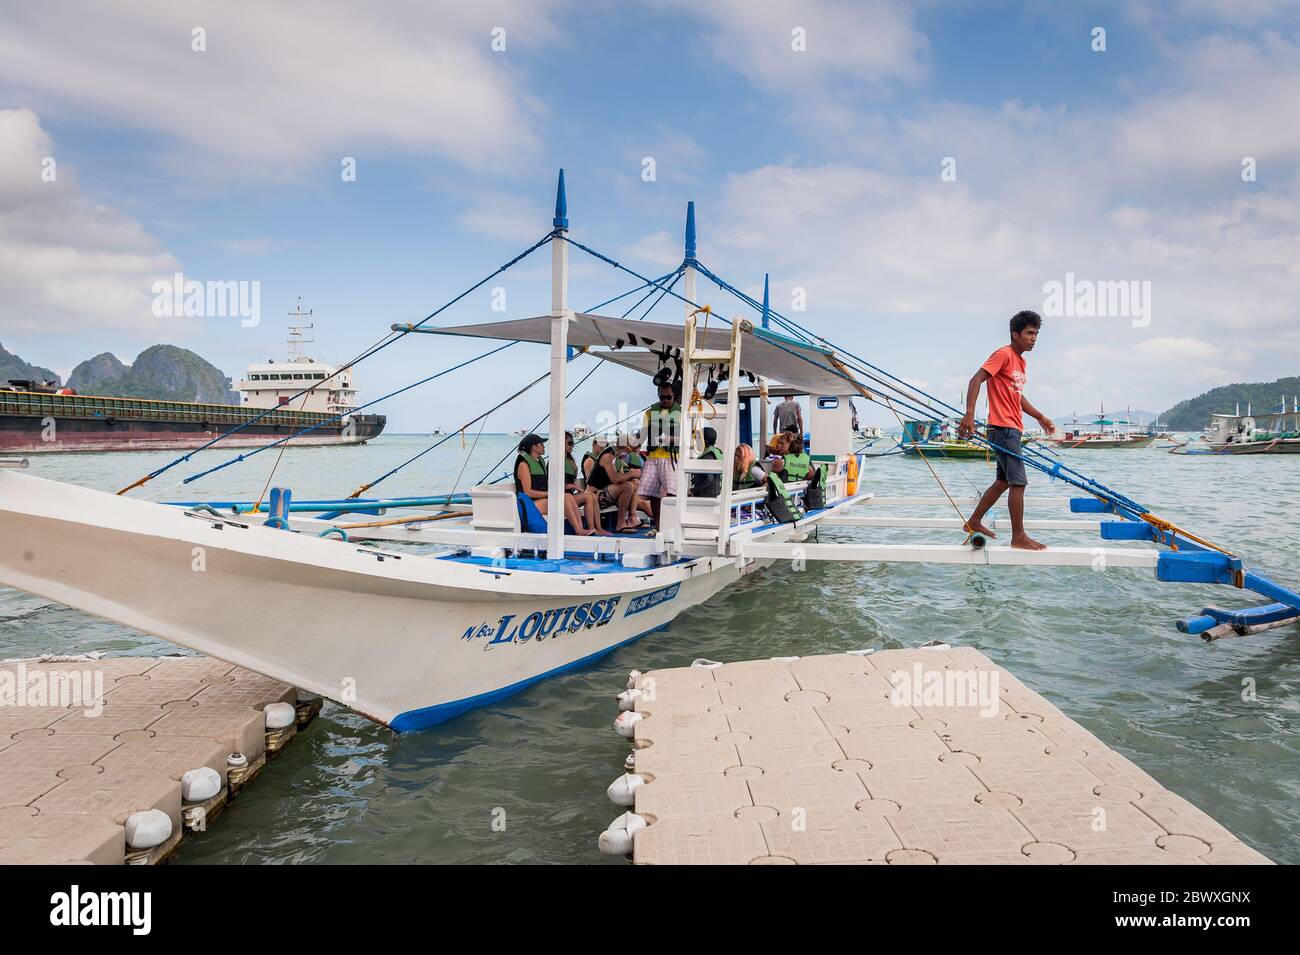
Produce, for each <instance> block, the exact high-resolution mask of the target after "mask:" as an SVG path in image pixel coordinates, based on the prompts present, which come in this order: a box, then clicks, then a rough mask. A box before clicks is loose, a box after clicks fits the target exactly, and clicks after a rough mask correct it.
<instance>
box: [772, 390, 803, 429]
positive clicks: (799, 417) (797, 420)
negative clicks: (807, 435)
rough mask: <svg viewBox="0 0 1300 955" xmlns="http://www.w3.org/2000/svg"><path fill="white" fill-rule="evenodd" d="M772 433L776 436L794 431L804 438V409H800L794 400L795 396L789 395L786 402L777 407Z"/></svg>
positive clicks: (773, 414) (773, 415) (773, 416)
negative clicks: (783, 432)
mask: <svg viewBox="0 0 1300 955" xmlns="http://www.w3.org/2000/svg"><path fill="white" fill-rule="evenodd" d="M772 431H773V432H775V433H776V434H780V433H781V432H782V431H792V432H794V433H795V434H798V435H800V436H801V437H802V435H803V409H802V408H800V407H799V402H797V401H795V400H794V395H787V396H786V399H785V401H783V402H781V403H780V404H779V405H777V406H776V410H775V411H773V412H772Z"/></svg>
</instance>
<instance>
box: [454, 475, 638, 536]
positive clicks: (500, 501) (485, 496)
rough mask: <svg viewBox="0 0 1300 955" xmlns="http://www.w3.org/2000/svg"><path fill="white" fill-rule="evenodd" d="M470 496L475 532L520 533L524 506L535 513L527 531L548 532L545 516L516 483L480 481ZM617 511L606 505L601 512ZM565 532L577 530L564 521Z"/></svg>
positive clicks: (522, 529)
mask: <svg viewBox="0 0 1300 955" xmlns="http://www.w3.org/2000/svg"><path fill="white" fill-rule="evenodd" d="M469 499H470V505H471V508H472V510H471V514H470V526H471V527H473V528H474V530H476V531H497V532H499V533H506V534H521V533H523V532H524V530H525V527H524V525H523V521H521V520H520V511H521V508H525V507H526V508H528V509H529V510H530V511H531V512H532V518H533V520H532V523H533V524H534V526H533V527H531V528H528V530H529V531H530V532H532V533H535V534H540V533H544V532H545V524H546V518H545V517H543V516H542V515H541V514H540V513H537V512H536V509H535V506H533V505H531V504H526V503H525V502H524V501H522V500H521V499H520V496H519V494H518V493H517V492H516V491H515V489H514V485H511V484H480V485H479V486H478V487H473V488H470V491H469ZM615 510H616V508H613V507H610V508H605V509H603V510H602V511H601V514H602V515H603V514H605V513H610V514H613V513H614V511H615ZM564 531H565V533H566V534H572V533H573V532H574V531H573V528H572V527H570V526H569V522H568V521H565V522H564Z"/></svg>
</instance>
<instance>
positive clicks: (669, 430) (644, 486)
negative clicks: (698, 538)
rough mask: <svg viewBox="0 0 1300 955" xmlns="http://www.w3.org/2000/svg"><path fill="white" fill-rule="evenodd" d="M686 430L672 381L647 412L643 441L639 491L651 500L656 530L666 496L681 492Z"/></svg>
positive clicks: (661, 389) (662, 386)
mask: <svg viewBox="0 0 1300 955" xmlns="http://www.w3.org/2000/svg"><path fill="white" fill-rule="evenodd" d="M681 430H682V406H681V405H680V404H678V403H677V390H676V389H675V388H674V387H673V385H672V382H668V381H666V382H664V383H663V384H661V385H660V386H659V403H658V404H657V405H655V406H654V407H653V408H651V409H650V410H648V411H647V412H646V413H645V420H644V421H643V422H642V424H641V443H642V445H643V446H644V447H645V448H646V449H647V451H646V456H645V465H644V466H643V467H642V469H641V484H640V486H639V487H638V488H637V493H638V494H639V495H641V497H643V498H645V499H646V500H648V501H649V502H650V512H651V515H652V516H653V517H654V521H655V530H659V512H660V508H661V504H662V502H663V499H664V498H665V497H673V496H676V494H677V454H678V448H679V447H680V435H681Z"/></svg>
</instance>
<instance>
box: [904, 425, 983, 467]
mask: <svg viewBox="0 0 1300 955" xmlns="http://www.w3.org/2000/svg"><path fill="white" fill-rule="evenodd" d="M899 446H900V447H901V448H902V451H903V454H905V455H907V456H908V457H912V458H917V457H925V458H933V459H935V460H952V461H991V460H993V452H992V450H991V449H990V448H989V446H988V445H987V444H978V443H976V442H974V441H967V440H966V439H965V438H962V437H961V436H960V435H958V434H957V423H956V421H954V420H952V419H948V420H944V421H939V420H931V421H912V420H907V421H904V422H903V437H902V441H901V442H900V444H899Z"/></svg>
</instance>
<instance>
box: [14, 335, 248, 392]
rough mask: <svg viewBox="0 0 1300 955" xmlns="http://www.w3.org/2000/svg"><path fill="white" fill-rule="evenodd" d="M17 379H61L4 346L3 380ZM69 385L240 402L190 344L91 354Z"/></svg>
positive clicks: (219, 373)
mask: <svg viewBox="0 0 1300 955" xmlns="http://www.w3.org/2000/svg"><path fill="white" fill-rule="evenodd" d="M11 378H13V379H18V380H23V381H35V382H36V383H37V384H43V383H45V382H46V381H52V382H53V383H54V384H55V385H58V384H60V382H59V376H58V375H56V374H55V373H54V372H52V371H51V370H50V369H48V368H42V367H41V366H40V365H32V364H30V363H28V362H26V361H24V360H23V359H21V358H19V357H18V356H17V355H15V354H12V353H11V352H8V351H5V349H4V347H3V346H0V385H4V384H7V383H8V381H9V380H10V379H11ZM67 386H68V387H69V388H72V389H73V390H75V391H76V392H77V393H78V394H83V395H104V396H106V397H109V398H156V399H161V400H163V401H202V402H205V403H208V404H222V405H230V404H238V403H239V395H238V394H237V393H235V392H234V391H232V390H231V388H230V382H229V379H227V378H226V375H225V373H224V372H222V370H221V369H220V368H218V367H217V366H216V365H213V364H212V363H211V362H208V361H206V360H205V359H203V358H202V357H200V356H199V355H196V354H195V353H194V352H192V351H190V350H189V349H187V348H177V347H176V346H175V345H153V346H151V347H149V348H146V349H145V350H144V351H142V352H140V354H139V355H137V356H136V359H135V361H134V362H133V363H132V364H130V365H124V364H122V362H120V361H119V360H118V359H117V357H116V356H114V355H113V354H112V353H111V352H104V353H103V354H102V355H96V356H95V357H94V358H88V359H86V360H85V361H83V362H82V363H81V364H80V365H78V366H77V367H76V368H74V369H73V370H72V374H71V375H69V376H68V382H67Z"/></svg>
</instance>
